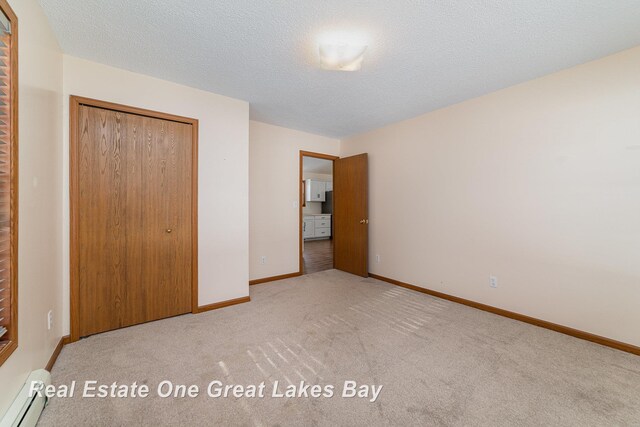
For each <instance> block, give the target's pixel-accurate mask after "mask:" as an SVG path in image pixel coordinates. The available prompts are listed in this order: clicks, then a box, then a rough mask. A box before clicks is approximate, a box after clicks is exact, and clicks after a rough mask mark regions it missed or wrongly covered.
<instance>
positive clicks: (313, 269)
mask: <svg viewBox="0 0 640 427" xmlns="http://www.w3.org/2000/svg"><path fill="white" fill-rule="evenodd" d="M302 259H303V260H304V274H311V273H317V272H318V271H324V270H331V269H332V268H333V239H324V240H308V241H305V242H304V251H303V252H302Z"/></svg>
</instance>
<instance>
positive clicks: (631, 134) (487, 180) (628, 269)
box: [341, 48, 640, 345]
mask: <svg viewBox="0 0 640 427" xmlns="http://www.w3.org/2000/svg"><path fill="white" fill-rule="evenodd" d="M360 152H368V153H369V159H370V185H371V187H370V202H371V203H370V215H369V217H370V220H371V223H370V236H371V238H370V259H371V260H375V257H374V256H375V254H380V255H381V262H380V263H375V261H371V264H370V266H369V270H370V271H371V272H373V273H376V274H379V275H382V276H387V277H390V278H394V279H397V280H401V281H404V282H408V283H412V284H415V285H418V286H423V287H426V288H431V289H435V290H438V291H442V292H445V293H448V294H452V295H457V296H460V297H463V298H468V299H471V300H474V301H479V302H482V303H486V304H489V305H493V306H496V307H500V308H504V309H507V310H512V311H515V312H518V313H522V314H526V315H529V316H533V317H537V318H540V319H544V320H548V321H551V322H555V323H559V324H562V325H566V326H570V327H573V328H577V329H581V330H584V331H588V332H591V333H595V334H598V335H603V336H606V337H609V338H613V339H616V340H620V341H624V342H628V343H631V344H635V345H640V326H639V325H640V310H639V302H640V261H639V260H640V48H635V49H632V50H628V51H625V52H622V53H620V54H617V55H614V56H610V57H607V58H604V59H602V60H598V61H595V62H591V63H588V64H585V65H582V66H579V67H575V68H572V69H569V70H565V71H562V72H559V73H556V74H552V75H549V76H546V77H543V78H540V79H537V80H533V81H530V82H527V83H524V84H521V85H518V86H514V87H511V88H508V89H505V90H502V91H499V92H495V93H492V94H489V95H486V96H483V97H480V98H477V99H472V100H469V101H466V102H463V103H461V104H458V105H454V106H451V107H449V108H445V109H442V110H439V111H435V112H432V113H429V114H425V115H423V116H420V117H418V118H415V119H412V120H408V121H405V122H401V123H397V124H394V125H391V126H387V127H385V128H382V129H379V130H376V131H372V132H369V133H366V134H363V135H359V136H356V137H353V138H350V139H349V140H346V141H343V145H342V153H341V154H342V155H343V156H346V155H349V154H355V153H360ZM490 274H495V275H496V276H497V277H498V280H499V284H498V288H497V289H492V288H490V287H489V275H490Z"/></svg>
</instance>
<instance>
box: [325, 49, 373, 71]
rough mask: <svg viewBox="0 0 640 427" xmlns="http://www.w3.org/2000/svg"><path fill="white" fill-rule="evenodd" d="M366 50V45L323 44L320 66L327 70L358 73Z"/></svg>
mask: <svg viewBox="0 0 640 427" xmlns="http://www.w3.org/2000/svg"><path fill="white" fill-rule="evenodd" d="M366 50H367V46H366V45H353V44H334V43H321V44H320V66H321V67H322V68H323V69H325V70H337V71H358V70H359V69H360V68H361V67H362V61H363V59H364V53H365V51H366Z"/></svg>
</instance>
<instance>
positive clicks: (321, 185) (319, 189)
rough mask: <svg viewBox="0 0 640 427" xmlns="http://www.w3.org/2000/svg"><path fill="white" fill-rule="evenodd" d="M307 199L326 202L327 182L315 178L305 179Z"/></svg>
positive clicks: (308, 200)
mask: <svg viewBox="0 0 640 427" xmlns="http://www.w3.org/2000/svg"><path fill="white" fill-rule="evenodd" d="M304 183H305V192H304V193H305V200H306V201H307V202H324V201H325V194H324V193H325V192H326V191H327V186H326V184H327V183H326V182H324V181H316V180H314V179H307V180H305V182H304Z"/></svg>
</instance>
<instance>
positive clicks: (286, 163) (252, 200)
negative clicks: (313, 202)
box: [249, 121, 340, 279]
mask: <svg viewBox="0 0 640 427" xmlns="http://www.w3.org/2000/svg"><path fill="white" fill-rule="evenodd" d="M249 146H250V149H249V182H250V183H249V206H250V208H249V210H250V213H249V224H250V225H249V242H250V248H249V276H250V278H251V279H260V278H263V277H271V276H277V275H280V274H288V273H294V272H297V271H298V268H299V261H298V260H299V251H298V239H299V237H298V236H299V232H300V228H299V222H298V212H299V211H298V209H299V207H298V203H299V191H300V185H299V182H300V177H299V174H300V157H299V156H300V150H304V151H313V152H318V153H323V154H331V155H337V154H338V153H339V151H340V141H339V140H337V139H331V138H326V137H323V136H318V135H312V134H309V133H305V132H299V131H295V130H291V129H287V128H283V127H279V126H273V125H268V124H266V123H260V122H255V121H251V122H250V125H249ZM263 255H264V256H266V257H267V263H266V264H264V265H262V264H260V257H261V256H263Z"/></svg>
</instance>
